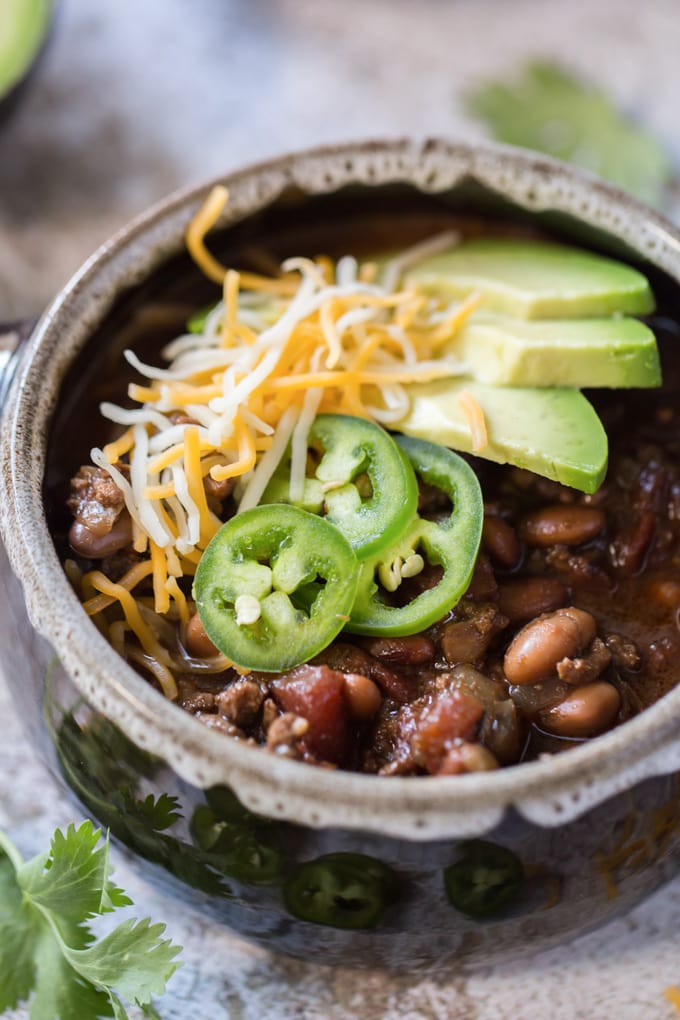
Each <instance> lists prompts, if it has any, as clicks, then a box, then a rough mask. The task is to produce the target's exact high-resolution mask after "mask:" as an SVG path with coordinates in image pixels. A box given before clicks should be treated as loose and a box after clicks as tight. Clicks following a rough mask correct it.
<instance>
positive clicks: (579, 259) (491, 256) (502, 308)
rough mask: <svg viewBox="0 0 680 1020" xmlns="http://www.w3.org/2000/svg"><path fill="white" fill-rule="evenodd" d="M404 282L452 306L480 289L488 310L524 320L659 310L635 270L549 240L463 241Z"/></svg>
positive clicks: (419, 267)
mask: <svg viewBox="0 0 680 1020" xmlns="http://www.w3.org/2000/svg"><path fill="white" fill-rule="evenodd" d="M404 282H405V283H406V284H407V285H410V284H415V285H417V286H418V287H419V288H421V289H422V290H425V291H426V292H429V293H431V294H433V295H435V296H437V297H440V298H443V299H444V300H447V301H448V300H451V299H455V298H464V297H467V295H468V294H471V293H472V292H473V291H480V292H481V294H482V295H483V300H482V306H483V307H484V308H488V309H491V310H492V311H496V312H502V313H504V314H506V315H514V316H516V317H517V318H521V319H582V318H588V317H589V316H601V315H611V314H613V313H616V312H618V313H627V314H630V315H646V314H647V313H648V312H651V311H653V309H654V296H653V294H652V291H651V289H650V286H649V283H648V282H647V280H646V279H645V277H644V276H643V275H642V273H640V272H638V270H637V269H633V267H632V266H627V265H625V263H623V262H617V261H615V260H614V259H609V258H605V257H604V256H603V255H596V254H594V253H593V252H589V251H583V250H582V249H580V248H570V247H567V246H565V245H560V244H553V243H552V242H548V241H527V240H515V239H512V238H477V239H475V240H471V241H464V242H463V243H462V244H461V245H459V246H458V247H457V248H452V249H450V250H448V251H445V252H441V253H440V254H438V255H433V256H430V257H429V258H426V259H424V260H423V261H422V262H419V263H418V264H417V265H416V266H414V267H413V268H412V269H409V270H408V271H407V272H406V274H405V281H404Z"/></svg>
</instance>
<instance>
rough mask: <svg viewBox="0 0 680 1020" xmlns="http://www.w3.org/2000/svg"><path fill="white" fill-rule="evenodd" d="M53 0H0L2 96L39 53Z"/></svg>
mask: <svg viewBox="0 0 680 1020" xmlns="http://www.w3.org/2000/svg"><path fill="white" fill-rule="evenodd" d="M51 9H52V3H51V0H0V96H2V95H4V94H5V93H6V92H9V90H10V89H11V88H12V86H13V85H16V84H17V82H19V81H20V79H21V78H23V76H24V73H25V72H26V71H27V70H28V68H29V67H30V65H31V64H32V62H33V60H34V58H35V57H36V56H37V53H38V50H39V49H40V45H41V43H42V41H43V39H44V38H45V34H46V32H47V29H48V27H49V24H50V13H51Z"/></svg>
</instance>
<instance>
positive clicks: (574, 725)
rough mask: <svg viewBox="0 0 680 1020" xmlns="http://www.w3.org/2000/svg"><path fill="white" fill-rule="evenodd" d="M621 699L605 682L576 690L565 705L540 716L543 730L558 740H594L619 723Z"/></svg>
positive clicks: (561, 704) (556, 706)
mask: <svg viewBox="0 0 680 1020" xmlns="http://www.w3.org/2000/svg"><path fill="white" fill-rule="evenodd" d="M620 707H621V695H620V694H619V692H618V691H617V689H616V687H614V686H613V685H612V684H610V683H607V682H606V681H604V680H598V681H597V682H596V683H593V684H584V685H583V687H576V688H574V690H573V691H572V692H571V693H570V694H568V695H567V697H566V698H565V699H564V701H561V702H560V703H559V704H557V705H553V706H552V707H551V708H546V709H544V710H543V711H542V712H539V714H538V723H539V726H541V728H542V729H544V730H547V731H548V732H549V733H554V734H555V735H556V736H558V737H594V736H595V735H596V734H597V733H602V732H603V730H606V729H607V728H608V727H609V726H611V724H612V723H613V722H614V720H615V719H616V716H617V715H618V712H619V708H620Z"/></svg>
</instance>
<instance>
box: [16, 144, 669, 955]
mask: <svg viewBox="0 0 680 1020" xmlns="http://www.w3.org/2000/svg"><path fill="white" fill-rule="evenodd" d="M212 183H215V182H209V183H208V184H207V185H205V186H203V187H200V188H196V189H193V190H191V191H186V192H182V193H180V194H178V195H175V196H172V197H170V198H169V199H168V200H167V201H166V202H164V203H162V204H161V205H159V206H157V207H156V208H154V209H152V210H151V211H150V212H149V213H148V214H146V215H145V216H143V217H141V218H140V219H138V220H136V221H135V222H133V223H132V224H131V225H130V226H129V227H127V228H126V229H124V230H123V231H121V232H120V233H119V234H118V235H116V236H115V237H114V238H113V239H112V240H111V241H110V242H109V243H108V244H106V245H104V246H103V247H102V248H101V249H100V250H99V251H98V252H97V253H96V254H95V255H94V256H93V257H92V258H91V259H90V260H89V261H88V262H87V263H86V264H85V265H84V266H83V268H82V269H81V270H80V272H79V273H78V274H77V275H76V276H75V277H74V278H73V280H71V282H70V283H69V284H68V285H67V286H66V287H65V288H64V290H63V291H62V293H61V294H60V295H59V296H58V297H57V299H56V300H55V302H54V303H53V305H52V306H51V307H50V308H49V309H48V311H47V312H46V313H45V315H44V316H43V318H42V320H41V321H40V323H39V324H38V326H37V328H36V330H35V331H34V333H33V335H32V337H31V339H30V341H29V343H28V344H27V346H26V347H25V349H24V350H23V351H22V354H21V358H20V359H17V360H18V367H17V364H16V363H14V364H12V365H11V366H10V369H12V368H15V369H16V372H15V375H14V378H13V381H12V384H11V386H10V387H9V397H8V400H7V404H6V408H5V413H4V417H3V424H2V475H1V478H0V507H1V526H2V536H3V540H4V543H5V549H6V556H5V553H3V562H2V564H1V566H2V570H1V572H0V583H1V585H2V594H3V603H4V606H5V610H4V612H3V614H2V617H1V623H0V627H1V628H2V646H3V661H4V666H5V671H6V674H7V676H8V679H9V682H10V686H11V689H12V691H13V694H14V697H15V699H16V702H17V705H18V709H19V712H20V714H21V716H22V718H23V719H24V721H25V723H26V726H27V729H28V732H29V735H30V737H31V740H32V743H33V746H34V748H35V750H36V752H37V753H38V754H40V755H41V757H42V758H43V759H44V760H45V761H46V762H47V764H48V766H49V768H50V769H51V771H52V772H53V774H54V775H55V776H56V777H57V778H58V779H59V781H60V782H65V783H66V784H67V785H68V786H69V787H70V789H71V790H72V791H73V792H74V793H75V794H76V796H77V797H78V799H79V801H80V802H81V804H82V805H83V806H84V809H85V810H86V811H87V813H88V814H90V815H92V816H93V817H94V818H95V819H96V820H98V821H99V822H100V823H101V824H102V825H105V826H107V827H109V828H110V830H111V832H112V833H113V834H114V836H116V837H117V838H118V839H119V840H120V841H122V842H123V843H124V844H126V845H127V846H128V847H129V848H130V849H131V850H132V851H133V852H134V853H135V854H136V855H137V856H138V859H139V860H140V861H144V862H146V864H145V866H146V869H147V872H148V874H149V875H150V876H154V877H155V878H157V879H159V880H162V881H164V882H166V883H168V884H170V885H171V887H172V890H173V894H181V895H182V896H184V897H185V898H187V899H189V900H190V901H192V902H193V903H194V904H195V905H196V907H197V908H198V909H200V910H202V911H205V912H208V913H210V914H211V915H212V916H214V917H217V918H219V919H220V920H223V921H224V922H225V923H227V924H228V925H230V926H232V927H233V928H234V929H236V930H237V931H239V932H241V933H242V934H244V935H246V936H248V937H250V938H252V939H255V940H257V941H259V942H260V943H262V944H265V945H267V946H268V947H270V948H275V949H280V950H281V951H284V952H288V953H292V954H295V955H305V956H308V955H309V952H310V949H311V947H314V954H315V959H316V960H317V961H318V962H327V963H344V964H357V965H373V966H390V967H400V968H403V967H419V966H425V965H433V966H434V965H438V966H444V967H446V966H448V965H450V964H451V962H452V961H460V962H463V961H464V962H465V963H466V964H487V963H489V962H492V961H494V960H496V959H499V958H507V957H508V956H511V955H513V954H517V953H521V952H524V951H526V950H527V949H528V948H535V947H536V944H537V941H538V940H540V942H541V945H542V946H545V945H547V944H549V943H550V942H551V941H556V940H559V939H563V938H565V937H568V936H573V935H575V934H577V933H578V932H580V931H583V930H585V929H587V928H590V927H593V926H594V925H596V924H599V923H601V922H603V921H604V920H606V919H607V918H609V917H612V916H613V915H614V914H615V913H617V912H619V911H621V910H623V909H626V908H627V907H629V906H630V905H631V904H632V903H633V902H635V901H636V900H638V899H639V898H641V897H642V896H644V895H646V894H647V893H649V892H650V891H651V890H652V889H654V888H655V887H656V886H658V884H659V883H660V882H662V881H664V880H665V879H666V878H667V877H669V876H670V875H671V874H672V873H673V871H674V869H675V865H676V862H677V856H678V848H679V847H680V828H679V826H680V788H679V786H678V776H677V772H678V769H679V768H680V739H679V737H678V729H679V727H678V721H679V720H680V688H678V689H676V690H674V691H673V692H672V693H671V694H669V695H667V696H666V697H665V698H663V699H662V700H661V701H659V702H658V703H657V704H656V705H654V706H653V707H652V708H650V709H648V710H646V711H645V712H644V713H642V714H641V715H640V716H638V717H637V718H635V719H633V720H632V721H630V722H627V723H626V724H625V725H624V726H622V727H619V728H618V729H616V730H614V731H612V732H610V733H608V734H606V735H605V736H602V737H599V738H598V739H596V740H594V741H591V742H589V743H586V744H584V745H582V746H580V747H578V748H575V749H574V750H572V751H570V752H569V753H568V754H564V755H560V756H557V757H555V758H550V759H547V760H539V761H536V762H531V763H527V764H522V765H520V766H515V767H511V768H508V769H505V770H502V771H501V772H498V773H486V774H483V773H482V774H472V775H467V776H459V777H439V778H437V777H421V778H403V777H402V778H399V777H394V778H389V779H387V778H382V777H376V776H369V775H361V774H353V773H341V772H335V771H332V770H325V769H314V768H311V767H309V766H307V765H305V764H302V763H299V762H295V761H290V760H286V759H280V758H277V757H275V756H273V755H270V754H267V753H265V752H264V751H263V750H261V749H260V748H256V747H252V746H249V745H247V744H243V743H239V742H236V741H233V740H229V739H226V738H225V737H224V735H222V734H220V733H218V732H215V731H212V730H209V729H208V728H207V727H205V726H204V725H203V724H201V723H200V722H199V721H197V720H196V719H194V718H192V717H190V716H189V715H187V714H186V713H184V712H183V711H182V710H180V709H179V708H177V707H176V706H174V705H172V704H171V703H169V702H167V701H166V700H164V698H163V697H162V696H161V695H160V694H159V693H158V692H156V691H155V690H154V689H153V688H152V687H151V686H150V685H149V684H148V683H146V682H145V681H144V680H143V679H142V678H141V677H140V676H139V675H138V674H136V673H135V672H134V671H133V670H132V669H131V668H130V667H129V666H128V665H127V664H126V663H124V662H123V661H122V660H120V659H119V658H118V656H117V655H116V653H115V652H114V651H113V649H112V648H111V647H110V646H109V645H108V643H107V642H106V641H105V639H104V638H103V637H102V635H101V634H100V633H99V631H98V630H97V629H96V627H95V626H94V625H93V624H92V622H91V621H90V620H88V618H87V617H86V615H85V613H84V612H83V610H82V607H81V605H80V604H79V602H78V600H77V598H76V596H75V595H74V593H73V591H72V590H71V588H70V586H69V583H68V581H67V579H66V576H65V575H64V572H63V570H62V567H61V564H60V562H59V560H58V558H57V554H56V551H55V548H54V545H53V543H52V540H51V538H50V534H49V531H48V529H47V523H46V518H45V511H44V501H43V486H44V472H45V464H46V450H47V444H48V442H49V438H50V430H51V427H52V424H53V420H54V418H53V416H54V413H55V408H56V407H57V405H58V402H59V400H60V394H61V391H62V384H63V382H64V379H65V378H66V377H67V374H68V372H69V370H71V369H72V366H73V364H74V362H75V360H76V358H77V357H78V356H79V355H81V352H82V351H83V349H84V348H85V347H86V345H87V344H88V342H89V341H91V339H92V337H93V336H95V335H96V334H97V331H98V330H99V329H100V328H101V327H102V324H103V323H106V321H107V319H108V318H109V317H110V316H111V315H112V314H113V313H112V309H115V308H116V307H117V306H118V303H119V302H120V301H121V300H129V299H130V296H131V295H132V298H134V296H135V295H136V294H137V293H139V294H143V293H144V287H146V285H147V283H148V281H149V280H150V279H153V278H154V277H155V276H158V275H159V274H161V273H162V272H163V271H164V267H166V266H167V265H169V264H170V263H171V262H172V260H173V259H177V258H178V257H179V256H180V253H181V252H182V250H183V235H184V231H185V229H186V226H187V224H188V222H189V220H190V219H191V217H192V215H193V214H194V213H195V211H196V210H197V208H198V207H199V205H200V203H201V202H202V200H203V199H204V197H205V195H206V194H207V191H208V189H209V188H210V186H211V184H212ZM220 183H225V184H226V185H227V187H228V188H229V193H230V201H229V205H228V207H227V209H226V211H225V213H224V214H223V216H222V218H221V220H220V224H219V227H220V229H221V230H222V231H223V235H222V236H223V237H225V238H227V239H228V238H229V237H230V236H231V235H232V234H234V232H237V231H239V230H242V229H243V225H244V224H246V225H247V224H249V223H253V222H256V223H258V224H260V227H259V229H265V230H266V229H267V225H268V224H269V223H275V222H279V220H277V217H279V219H280V218H281V217H283V220H284V221H286V222H290V221H295V220H301V219H304V220H305V221H306V222H307V223H308V224H309V223H310V222H313V223H314V224H316V225H318V228H319V231H320V235H319V236H323V230H324V226H325V223H326V217H328V216H330V215H331V213H332V210H333V209H336V213H335V215H336V218H337V217H338V216H343V215H344V211H343V210H347V209H349V210H351V209H352V208H354V207H357V203H359V204H360V206H361V208H362V209H371V210H374V209H378V210H382V209H383V207H384V209H385V211H386V215H388V216H390V215H391V216H393V217H394V215H395V210H398V208H399V202H400V201H401V199H402V198H404V200H406V199H408V201H409V202H412V201H413V200H414V199H415V200H416V201H418V202H421V203H425V205H427V208H428V210H429V212H431V213H433V215H435V216H436V210H437V209H444V208H446V209H449V210H450V209H455V210H460V209H465V210H466V211H467V210H470V209H473V210H475V211H476V212H481V213H482V214H491V215H494V216H496V215H508V214H510V215H511V216H513V217H519V218H520V219H524V220H527V219H532V220H533V219H537V220H538V221H540V222H541V223H542V224H546V225H548V226H549V227H551V228H552V229H557V230H559V231H560V233H561V234H562V235H564V236H565V237H567V238H573V239H575V240H576V241H578V240H582V241H585V242H587V243H589V244H594V245H596V246H597V247H599V248H600V249H601V250H603V251H605V252H612V253H615V254H619V255H622V256H623V257H630V258H632V259H634V260H635V261H637V262H642V263H646V264H648V265H650V266H652V267H655V271H659V272H661V273H663V274H665V275H666V276H667V277H669V278H670V279H671V280H674V281H676V282H680V234H679V233H678V232H677V231H676V230H675V229H674V228H673V227H672V226H671V224H669V223H667V222H665V221H664V220H663V219H662V218H660V217H659V216H658V215H657V214H655V213H654V212H652V211H651V210H649V209H647V208H645V207H644V206H642V205H640V204H639V203H637V202H635V201H634V200H632V199H630V198H629V197H627V196H625V195H624V194H622V193H621V192H618V191H617V190H616V189H614V188H611V187H609V186H607V185H605V184H603V183H601V182H599V181H596V180H595V179H593V178H590V177H589V176H587V175H585V174H581V173H579V172H577V171H575V170H573V169H570V168H567V167H565V166H563V165H561V164H559V163H556V162H553V161H551V160H548V159H545V158H542V157H539V156H536V155H533V154H531V153H526V152H520V151H518V150H513V149H509V148H503V147H494V146H468V145H464V144H456V143H451V142H447V141H443V140H437V141H427V142H415V141H408V140H405V141H401V140H399V141H390V142H380V143H363V144H355V145H346V146H343V147H339V148H329V149H320V150H313V151H310V152H304V153H299V154H296V155H293V156H290V157H285V158H282V159H279V160H276V161H274V162H271V163H267V164H263V165H259V166H256V167H251V168H248V169H246V170H243V171H241V172H238V173H234V174H231V175H229V176H227V177H226V178H224V179H221V181H220ZM338 209H340V212H339V213H338V212H337V210H338ZM262 225H264V226H262ZM291 254H293V253H292V252H291ZM88 350H89V348H88ZM81 356H82V355H81ZM6 557H8V560H9V563H8V562H6ZM150 794H151V795H153V798H154V799H153V801H149V800H148V797H149V795H150ZM168 798H173V799H172V801H170V800H168ZM145 805H146V807H145ZM150 805H151V806H150ZM171 808H172V810H170V809H171ZM488 844H493V848H495V849H492V850H491V851H488ZM486 852H491V853H494V852H496V853H497V854H499V853H500V854H501V856H502V857H503V855H504V858H503V859H505V860H506V861H512V862H514V865H513V866H516V868H517V869H518V870H516V871H515V873H514V878H513V882H514V884H515V886H516V888H513V890H512V895H508V896H507V897H506V898H505V900H504V902H503V904H502V906H500V907H499V909H497V910H491V911H490V912H487V914H486V916H484V917H483V918H480V917H479V916H471V913H474V911H470V910H467V909H466V908H465V904H464V902H463V903H461V900H460V897H458V896H457V895H456V893H455V890H454V892H453V893H452V881H453V880H455V878H456V876H458V877H460V875H461V874H463V875H464V876H465V865H466V862H467V863H468V864H469V863H470V862H472V863H473V864H474V862H475V860H480V859H481V860H483V859H484V854H485V853H486ZM338 854H342V855H345V856H343V857H338V856H337V855H338ZM347 855H352V856H347ZM358 855H359V856H358ZM480 855H481V856H480ZM367 857H368V858H371V861H368V862H367V861H366V858H367ZM319 858H323V860H321V861H319ZM310 862H316V871H315V870H314V868H311V870H310ZM461 866H462V867H463V871H462V872H461ZM343 868H345V869H347V868H350V870H352V869H354V871H353V873H356V870H357V869H359V870H360V871H361V870H363V877H362V879H361V882H360V886H361V896H364V897H368V899H369V900H370V902H371V904H372V907H373V908H374V909H373V910H372V911H369V913H370V915H371V916H370V918H367V915H366V914H365V913H362V912H361V911H358V913H357V916H356V918H355V921H354V923H351V918H350V921H348V920H347V911H345V914H344V915H343V917H344V921H343V923H344V924H345V925H346V926H345V927H339V926H337V925H338V919H337V917H335V918H334V917H332V916H329V915H328V914H325V915H324V913H323V910H322V911H320V912H317V915H316V916H315V917H314V918H313V919H309V916H307V918H306V919H301V918H300V916H299V914H300V907H299V895H300V889H301V888H302V887H303V886H304V880H305V876H308V875H310V874H312V875H314V874H316V876H317V877H318V876H319V874H323V875H324V876H325V878H326V879H328V880H329V881H331V882H332V881H335V880H336V879H337V877H338V874H341V873H342V869H343ZM319 869H321V870H319ZM338 869H339V870H338ZM386 875H389V880H386V879H385V876H386ZM329 876H330V879H329ZM452 876H453V878H452ZM468 877H469V876H468ZM454 884H455V882H454ZM296 897H297V898H298V899H297V900H296ZM350 913H351V911H350Z"/></svg>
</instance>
